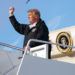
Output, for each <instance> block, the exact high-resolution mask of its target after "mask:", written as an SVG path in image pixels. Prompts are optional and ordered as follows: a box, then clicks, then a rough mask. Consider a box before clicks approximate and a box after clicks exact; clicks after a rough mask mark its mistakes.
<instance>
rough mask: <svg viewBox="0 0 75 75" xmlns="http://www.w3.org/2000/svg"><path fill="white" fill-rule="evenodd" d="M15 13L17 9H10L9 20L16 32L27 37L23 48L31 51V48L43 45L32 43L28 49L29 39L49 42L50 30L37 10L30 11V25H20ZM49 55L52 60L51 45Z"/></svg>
mask: <svg viewBox="0 0 75 75" xmlns="http://www.w3.org/2000/svg"><path fill="white" fill-rule="evenodd" d="M14 11H15V9H14V8H13V7H10V9H9V15H10V16H9V20H10V22H11V24H12V25H13V27H14V28H15V30H16V31H17V32H19V33H20V34H22V35H24V36H25V37H24V44H23V47H25V48H26V49H29V48H31V47H35V46H38V45H41V44H42V43H36V42H31V43H30V45H29V47H27V42H28V40H29V39H38V40H44V41H49V37H48V34H49V31H48V28H47V26H46V24H45V22H44V21H43V20H42V19H41V18H40V17H41V15H40V12H39V11H38V10H37V9H30V10H29V11H28V19H29V24H20V23H19V22H18V21H17V20H16V18H15V16H14ZM48 53H49V54H48V58H50V53H51V45H49V52H48Z"/></svg>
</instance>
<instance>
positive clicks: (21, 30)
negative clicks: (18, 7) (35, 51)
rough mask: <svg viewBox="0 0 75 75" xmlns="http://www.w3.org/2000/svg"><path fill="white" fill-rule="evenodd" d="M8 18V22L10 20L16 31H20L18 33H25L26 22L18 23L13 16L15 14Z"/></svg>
mask: <svg viewBox="0 0 75 75" xmlns="http://www.w3.org/2000/svg"><path fill="white" fill-rule="evenodd" d="M9 20H10V22H11V24H12V25H13V27H14V29H15V30H16V31H17V32H18V33H20V34H23V35H24V34H26V33H27V31H28V30H27V28H28V25H27V24H20V23H19V22H18V21H17V20H16V18H15V16H10V17H9Z"/></svg>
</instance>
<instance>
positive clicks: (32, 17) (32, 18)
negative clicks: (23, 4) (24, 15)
mask: <svg viewBox="0 0 75 75" xmlns="http://www.w3.org/2000/svg"><path fill="white" fill-rule="evenodd" d="M28 19H29V22H30V24H33V23H35V22H37V21H38V16H37V15H36V14H35V12H29V13H28Z"/></svg>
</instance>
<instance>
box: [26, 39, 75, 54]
mask: <svg viewBox="0 0 75 75" xmlns="http://www.w3.org/2000/svg"><path fill="white" fill-rule="evenodd" d="M31 42H38V43H44V44H50V45H52V44H53V45H58V46H63V47H67V48H68V47H69V48H75V46H73V45H63V44H59V43H52V42H51V41H43V40H37V39H30V40H29V41H28V43H27V46H29V45H30V43H31ZM25 52H26V54H27V50H26V51H25Z"/></svg>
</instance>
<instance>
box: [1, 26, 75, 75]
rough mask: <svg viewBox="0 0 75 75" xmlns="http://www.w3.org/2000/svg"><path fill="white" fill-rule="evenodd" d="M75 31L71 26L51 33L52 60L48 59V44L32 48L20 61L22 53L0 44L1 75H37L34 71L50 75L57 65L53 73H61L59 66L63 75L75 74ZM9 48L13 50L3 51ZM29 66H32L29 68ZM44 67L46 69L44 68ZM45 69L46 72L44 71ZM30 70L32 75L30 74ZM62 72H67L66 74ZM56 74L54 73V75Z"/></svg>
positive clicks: (74, 27)
mask: <svg viewBox="0 0 75 75" xmlns="http://www.w3.org/2000/svg"><path fill="white" fill-rule="evenodd" d="M74 31H75V26H70V27H65V28H62V29H58V30H54V31H51V32H50V33H49V39H50V43H52V51H51V60H50V59H47V53H48V51H47V50H48V45H47V44H45V45H40V46H37V47H34V48H31V49H30V52H29V53H28V54H27V55H25V53H24V55H23V58H22V59H18V57H19V56H21V51H20V50H17V48H16V47H15V49H16V50H14V51H12V50H11V49H14V48H13V46H11V47H10V45H8V46H5V45H4V46H2V45H1V44H0V75H35V72H34V71H36V72H37V71H38V72H37V74H38V75H41V73H42V74H43V75H45V74H46V73H48V74H47V75H50V70H51V69H52V68H51V67H50V66H53V65H55V66H56V67H54V66H53V69H52V71H54V72H55V71H57V73H58V72H59V71H58V69H59V68H58V66H60V67H61V69H59V70H60V71H61V75H70V74H71V72H72V73H74V71H73V70H72V69H75V49H74V48H75V33H74ZM58 44H62V45H58ZM5 47H7V48H5ZM9 47H10V48H11V49H10V51H9V50H7V51H6V50H3V49H8V48H9ZM32 56H33V57H32ZM37 62H38V63H37ZM33 63H34V64H33ZM43 63H46V64H43ZM36 64H37V65H38V66H37V65H36ZM40 64H41V65H40ZM28 65H30V66H29V67H27V66H28ZM32 65H33V66H32ZM34 65H35V66H34ZM39 65H40V66H39ZM45 65H46V66H47V67H46V66H45ZM62 65H63V66H64V69H63V68H62ZM44 66H45V68H43V67H44ZM67 66H68V67H69V68H68V67H67ZM71 66H73V67H71ZM31 68H32V69H31ZM35 68H36V69H35ZM47 68H48V69H49V70H48V69H47ZM54 68H55V69H54ZM56 68H58V69H56ZM39 69H40V70H39ZM44 69H45V71H43V70H44ZM67 69H68V74H66V73H67ZM25 70H26V71H25ZM28 70H29V72H30V73H31V74H30V73H29V72H28ZM33 70H34V71H33ZM62 70H65V73H64V72H63V71H62ZM69 70H70V71H69ZM31 71H32V72H31ZM54 72H52V75H54ZM39 73H40V74H39ZM72 75H74V74H72Z"/></svg>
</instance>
